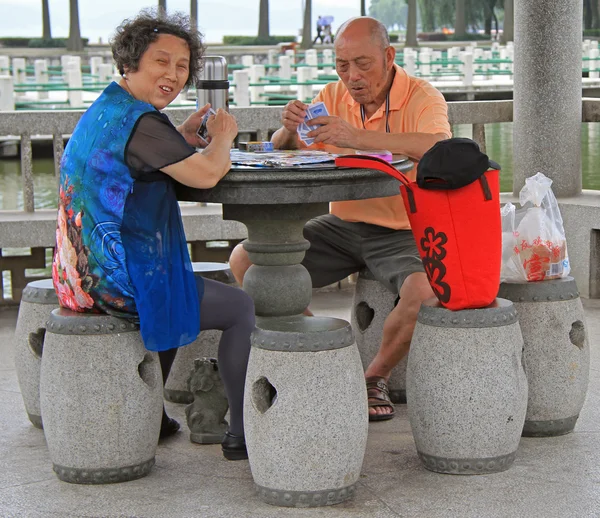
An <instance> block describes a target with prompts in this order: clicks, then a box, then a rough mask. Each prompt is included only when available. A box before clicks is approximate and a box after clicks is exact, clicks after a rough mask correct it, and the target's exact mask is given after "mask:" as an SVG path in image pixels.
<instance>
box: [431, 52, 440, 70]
mask: <svg viewBox="0 0 600 518" xmlns="http://www.w3.org/2000/svg"><path fill="white" fill-rule="evenodd" d="M441 59H442V51H441V50H434V51H433V52H432V53H431V60H432V61H440V60H441ZM441 69H442V65H439V64H437V65H431V71H432V72H439V71H440V70H441Z"/></svg>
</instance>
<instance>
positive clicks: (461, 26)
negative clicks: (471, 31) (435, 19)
mask: <svg viewBox="0 0 600 518" xmlns="http://www.w3.org/2000/svg"><path fill="white" fill-rule="evenodd" d="M454 34H455V36H456V37H457V38H461V39H463V38H464V37H465V35H466V34H467V18H466V16H465V0H456V22H455V23H454Z"/></svg>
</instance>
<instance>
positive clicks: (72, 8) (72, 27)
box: [67, 0, 83, 52]
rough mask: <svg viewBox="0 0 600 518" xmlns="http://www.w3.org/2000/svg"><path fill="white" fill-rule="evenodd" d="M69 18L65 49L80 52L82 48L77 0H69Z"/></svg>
mask: <svg viewBox="0 0 600 518" xmlns="http://www.w3.org/2000/svg"><path fill="white" fill-rule="evenodd" d="M69 19H70V23H69V41H68V42H67V50H72V51H75V52H81V51H82V50H83V41H81V31H80V29H79V6H78V4H77V0H69Z"/></svg>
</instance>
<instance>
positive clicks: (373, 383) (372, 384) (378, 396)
mask: <svg viewBox="0 0 600 518" xmlns="http://www.w3.org/2000/svg"><path fill="white" fill-rule="evenodd" d="M365 381H366V382H367V397H368V398H369V408H375V407H380V406H382V407H388V408H391V409H392V411H391V412H390V413H389V414H370V413H369V421H387V420H388V419H391V418H392V417H394V414H395V413H396V410H395V409H394V405H393V404H392V400H391V399H390V390H389V388H388V386H387V381H386V380H385V378H382V377H381V376H368V377H366V378H365Z"/></svg>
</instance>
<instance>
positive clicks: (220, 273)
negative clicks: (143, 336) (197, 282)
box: [164, 263, 235, 404]
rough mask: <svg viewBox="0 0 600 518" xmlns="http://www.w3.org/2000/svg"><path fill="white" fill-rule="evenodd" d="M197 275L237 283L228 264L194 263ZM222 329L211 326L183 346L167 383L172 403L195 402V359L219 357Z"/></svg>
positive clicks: (165, 393)
mask: <svg viewBox="0 0 600 518" xmlns="http://www.w3.org/2000/svg"><path fill="white" fill-rule="evenodd" d="M192 267H193V269H194V275H198V276H200V277H204V278H205V279H212V280H213V281H219V282H222V283H224V284H230V285H234V284H235V278H234V277H233V274H232V273H231V270H230V269H229V266H228V265H227V264H226V263H192ZM220 339H221V331H219V330H217V329H208V330H207V331H201V332H200V334H199V335H198V338H197V339H196V340H195V341H194V342H192V343H191V344H189V345H186V346H185V347H180V348H179V350H178V351H177V355H176V356H175V361H174V362H173V366H172V367H171V372H170V373H169V377H168V378H167V383H166V384H165V389H164V397H165V399H166V400H167V401H171V402H172V403H185V404H188V403H192V402H193V401H194V395H193V394H192V393H191V392H190V391H189V390H188V387H187V380H188V378H189V376H190V372H191V371H192V369H193V368H194V360H195V359H196V358H203V357H208V358H212V357H215V358H216V357H217V350H218V348H219V340H220Z"/></svg>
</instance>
